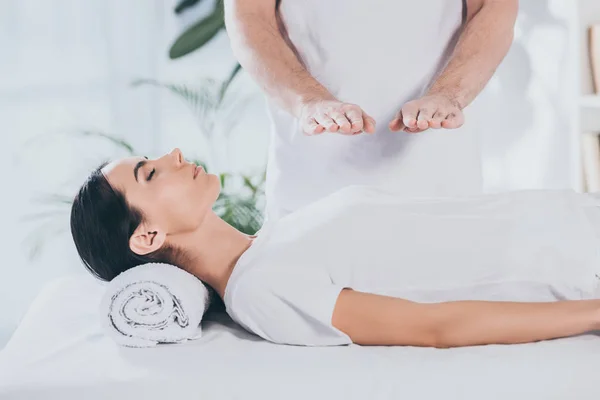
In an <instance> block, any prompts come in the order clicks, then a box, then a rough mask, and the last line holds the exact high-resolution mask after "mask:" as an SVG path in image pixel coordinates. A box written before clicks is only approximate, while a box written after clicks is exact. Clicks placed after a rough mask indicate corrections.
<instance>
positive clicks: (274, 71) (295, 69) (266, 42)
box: [225, 0, 334, 117]
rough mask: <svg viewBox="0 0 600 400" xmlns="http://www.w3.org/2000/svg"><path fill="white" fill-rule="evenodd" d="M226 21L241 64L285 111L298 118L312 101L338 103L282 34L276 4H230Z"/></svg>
mask: <svg viewBox="0 0 600 400" xmlns="http://www.w3.org/2000/svg"><path fill="white" fill-rule="evenodd" d="M225 20H226V24H227V31H228V33H229V37H230V39H231V46H232V49H233V51H234V54H235V56H236V57H237V58H238V60H239V62H240V64H241V65H242V66H243V67H244V69H245V70H246V71H247V72H248V73H249V74H250V75H251V76H252V77H253V78H254V79H255V80H256V82H257V83H258V84H259V86H261V87H262V89H263V90H264V91H265V92H266V94H267V95H268V96H269V98H270V99H271V100H274V101H275V102H276V103H277V104H278V105H279V106H280V107H281V108H283V109H284V110H287V111H288V112H290V113H291V114H292V115H294V116H296V117H298V116H299V115H300V112H301V109H302V106H303V105H304V104H306V103H308V102H310V101H316V100H334V97H333V96H332V95H331V93H330V92H329V91H328V90H327V89H326V88H325V87H324V86H323V85H321V84H320V83H319V82H318V81H317V80H316V79H314V78H313V77H312V76H311V75H310V73H309V72H308V71H307V70H306V69H305V68H304V67H303V66H302V64H301V63H300V61H299V60H298V58H297V56H296V54H295V53H294V51H293V50H292V48H291V47H290V45H289V44H288V43H287V42H286V40H285V39H284V37H283V36H282V34H281V33H280V30H279V27H278V18H277V16H276V9H275V0H226V1H225Z"/></svg>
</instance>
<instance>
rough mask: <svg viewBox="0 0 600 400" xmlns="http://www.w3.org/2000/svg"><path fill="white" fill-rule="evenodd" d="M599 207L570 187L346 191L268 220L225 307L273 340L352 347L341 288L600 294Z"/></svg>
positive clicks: (418, 296) (430, 298) (424, 298)
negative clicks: (340, 326) (467, 192)
mask: <svg viewBox="0 0 600 400" xmlns="http://www.w3.org/2000/svg"><path fill="white" fill-rule="evenodd" d="M597 204H600V200H599V199H595V198H593V197H591V196H588V195H580V194H576V193H575V192H572V191H523V192H513V193H508V194H500V195H479V196H464V197H457V198H453V199H451V198H448V199H433V198H431V199H426V198H424V199H413V200H406V199H403V198H402V197H400V196H397V195H396V194H393V193H391V192H386V191H383V190H381V189H375V188H367V187H358V186H355V187H349V188H346V189H343V190H340V191H338V192H336V193H335V194H333V195H330V196H329V197H327V198H325V199H322V200H320V201H317V202H314V203H312V204H311V205H309V206H307V207H304V208H303V209H301V210H298V211H297V212H295V213H292V214H290V215H288V216H286V217H284V218H281V219H279V220H278V221H271V222H269V223H267V224H266V226H265V227H264V228H263V229H262V230H261V232H260V233H259V236H258V238H257V239H256V240H255V243H254V244H253V245H252V246H251V247H250V248H249V249H248V250H247V251H246V252H245V253H244V254H243V255H242V257H241V258H240V259H239V261H238V263H237V265H236V267H235V269H234V271H233V273H232V275H231V278H230V280H229V283H228V285H227V288H226V291H225V299H224V300H225V305H226V307H227V311H228V313H229V314H230V315H231V317H232V318H233V319H234V320H236V321H237V322H238V323H240V324H241V325H242V326H243V327H245V328H246V329H248V330H249V331H251V332H254V333H256V334H257V335H259V336H261V337H262V338H264V339H267V340H270V341H273V342H276V343H286V344H296V345H339V344H347V343H350V339H349V338H348V337H347V336H346V335H345V334H343V333H342V332H340V331H338V330H337V329H335V328H334V327H333V326H332V325H331V318H332V312H333V309H334V306H335V302H336V300H337V297H338V295H339V292H340V291H341V290H342V288H352V289H355V290H360V291H365V292H371V293H377V294H385V295H391V296H396V297H401V298H406V299H410V300H413V301H421V302H438V301H448V300H469V299H470V300H475V299H479V300H514V301H550V300H556V299H558V298H572V299H577V298H585V297H592V296H596V295H599V294H600V291H597V286H598V282H600V281H599V280H598V278H597V276H596V274H597V273H598V272H600V242H599V238H598V236H596V235H597V232H596V231H595V230H594V228H593V225H592V224H591V223H590V216H589V215H588V214H590V213H592V214H593V217H594V219H595V221H596V222H597V224H600V209H599V208H598V207H597ZM598 227H600V225H598ZM598 230H599V231H600V229H598ZM599 297H600V296H599Z"/></svg>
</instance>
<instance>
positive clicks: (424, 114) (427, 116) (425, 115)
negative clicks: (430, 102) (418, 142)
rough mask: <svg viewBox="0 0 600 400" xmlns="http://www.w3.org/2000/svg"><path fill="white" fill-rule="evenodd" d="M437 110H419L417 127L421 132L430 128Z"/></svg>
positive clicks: (427, 108) (424, 108)
mask: <svg viewBox="0 0 600 400" xmlns="http://www.w3.org/2000/svg"><path fill="white" fill-rule="evenodd" d="M436 111H437V110H435V109H431V108H429V107H421V108H420V109H419V115H417V127H418V128H419V129H421V130H425V129H427V128H429V121H430V120H431V119H432V118H433V114H434V113H435V112H436Z"/></svg>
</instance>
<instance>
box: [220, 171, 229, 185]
mask: <svg viewBox="0 0 600 400" xmlns="http://www.w3.org/2000/svg"><path fill="white" fill-rule="evenodd" d="M228 177H229V174H228V173H227V172H225V173H221V174H219V179H220V181H221V188H224V187H225V181H226V180H227V178H228Z"/></svg>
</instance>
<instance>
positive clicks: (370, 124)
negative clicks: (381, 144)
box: [363, 111, 376, 133]
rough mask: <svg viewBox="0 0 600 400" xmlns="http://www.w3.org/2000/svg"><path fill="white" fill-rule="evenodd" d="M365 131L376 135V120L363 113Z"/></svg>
mask: <svg viewBox="0 0 600 400" xmlns="http://www.w3.org/2000/svg"><path fill="white" fill-rule="evenodd" d="M363 124H364V128H363V129H364V131H365V132H367V133H375V125H376V123H375V118H373V117H371V116H370V115H369V114H367V113H366V112H364V111H363Z"/></svg>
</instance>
